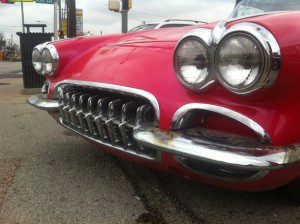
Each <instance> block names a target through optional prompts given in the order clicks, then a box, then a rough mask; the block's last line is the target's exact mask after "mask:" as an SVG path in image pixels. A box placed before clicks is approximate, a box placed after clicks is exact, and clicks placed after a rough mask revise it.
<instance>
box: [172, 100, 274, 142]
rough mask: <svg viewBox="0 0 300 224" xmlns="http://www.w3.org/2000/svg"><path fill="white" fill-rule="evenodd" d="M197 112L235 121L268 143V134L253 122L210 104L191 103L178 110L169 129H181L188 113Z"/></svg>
mask: <svg viewBox="0 0 300 224" xmlns="http://www.w3.org/2000/svg"><path fill="white" fill-rule="evenodd" d="M197 110H203V111H210V112H214V113H217V114H221V115H223V116H226V117H229V118H231V119H233V120H236V121H238V122H240V123H242V124H243V125H245V126H247V127H248V128H250V129H251V130H252V131H254V132H255V133H256V134H257V135H258V136H259V138H260V140H261V141H262V142H266V143H270V142H271V138H270V136H269V135H268V133H267V132H266V131H265V130H264V129H263V128H262V127H261V126H260V125H259V124H258V123H256V122H255V121H253V120H251V119H250V118H248V117H246V116H244V115H242V114H240V113H238V112H236V111H233V110H230V109H227V108H225V107H220V106H215V105H211V104H202V103H193V104H187V105H184V106H183V107H181V108H179V109H178V110H177V111H176V113H175V114H174V116H173V120H172V124H171V129H181V128H183V127H184V126H185V125H186V122H187V119H188V118H189V117H190V115H191V114H190V113H192V112H193V111H197Z"/></svg>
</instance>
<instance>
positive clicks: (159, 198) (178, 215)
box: [112, 156, 204, 224]
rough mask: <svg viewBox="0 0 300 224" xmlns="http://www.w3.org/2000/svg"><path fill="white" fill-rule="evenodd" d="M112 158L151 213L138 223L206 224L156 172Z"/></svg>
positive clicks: (141, 217)
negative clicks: (167, 186)
mask: <svg viewBox="0 0 300 224" xmlns="http://www.w3.org/2000/svg"><path fill="white" fill-rule="evenodd" d="M112 158H113V161H114V162H115V163H116V165H117V166H118V167H119V168H120V169H121V170H122V172H123V173H124V175H125V176H126V178H127V179H128V181H129V182H130V183H131V184H132V186H133V188H134V190H135V193H136V195H137V197H138V198H139V199H140V200H141V201H142V203H143V204H144V206H145V208H146V209H147V211H148V212H149V214H142V215H141V216H140V218H139V219H138V220H136V221H137V223H153V224H168V223H170V224H175V223H185V224H189V223H191V224H203V223H204V220H203V219H202V218H200V217H199V216H198V215H197V214H196V213H194V212H193V211H192V210H191V209H190V208H189V207H188V206H187V205H186V204H184V203H183V202H182V201H180V200H179V199H178V197H177V196H176V194H175V193H174V192H173V191H170V189H168V188H166V185H165V182H164V180H163V179H162V177H161V176H159V175H158V174H157V173H156V172H155V171H153V170H152V169H150V168H146V167H142V166H138V165H135V164H132V163H130V162H126V161H124V160H122V159H119V158H117V157H115V156H112Z"/></svg>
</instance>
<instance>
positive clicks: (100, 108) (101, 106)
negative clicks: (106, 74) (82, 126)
mask: <svg viewBox="0 0 300 224" xmlns="http://www.w3.org/2000/svg"><path fill="white" fill-rule="evenodd" d="M110 100H111V99H110V98H109V97H105V98H102V99H99V100H98V103H97V114H98V115H99V116H101V115H104V114H105V113H106V112H107V110H108V104H109V101H110Z"/></svg>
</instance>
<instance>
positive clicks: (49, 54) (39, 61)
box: [32, 43, 59, 75]
mask: <svg viewBox="0 0 300 224" xmlns="http://www.w3.org/2000/svg"><path fill="white" fill-rule="evenodd" d="M32 64H33V67H34V69H35V70H36V72H37V73H39V74H40V75H53V74H54V72H55V70H56V69H57V68H58V65H59V55H58V52H57V50H56V48H55V47H54V45H52V44H49V43H45V44H42V45H38V46H36V47H35V48H34V49H33V52H32Z"/></svg>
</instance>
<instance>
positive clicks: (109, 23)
mask: <svg viewBox="0 0 300 224" xmlns="http://www.w3.org/2000/svg"><path fill="white" fill-rule="evenodd" d="M234 3H235V0H133V8H132V10H130V12H129V28H133V27H135V26H137V25H140V24H141V23H142V21H143V20H144V21H146V22H147V23H148V22H158V21H163V20H166V19H169V18H176V19H194V20H201V21H207V22H213V21H217V20H222V19H225V18H226V17H228V16H229V14H230V12H231V11H232V9H233V7H234ZM76 4H77V8H81V9H83V28H84V32H88V31H90V32H91V33H93V34H100V32H101V30H102V31H103V33H104V34H108V33H119V32H120V31H121V15H120V13H115V12H111V11H109V10H108V0H77V1H76ZM24 11H25V23H37V21H43V23H46V24H47V25H48V28H47V31H49V32H50V31H51V32H53V5H44V4H36V3H24ZM20 30H21V4H20V3H15V4H13V5H10V4H0V31H3V32H4V34H5V36H6V37H10V35H11V34H15V33H16V32H18V31H20ZM14 39H15V41H17V36H15V35H14Z"/></svg>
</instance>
